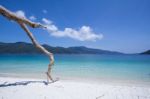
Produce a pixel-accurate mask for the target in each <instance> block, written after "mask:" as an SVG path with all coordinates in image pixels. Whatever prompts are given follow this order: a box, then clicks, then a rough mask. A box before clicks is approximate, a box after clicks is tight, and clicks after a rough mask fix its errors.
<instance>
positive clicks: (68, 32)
mask: <svg viewBox="0 0 150 99" xmlns="http://www.w3.org/2000/svg"><path fill="white" fill-rule="evenodd" d="M15 14H16V15H17V16H19V17H22V18H26V16H25V13H24V12H23V11H22V10H18V11H16V12H15ZM29 19H30V20H32V21H34V20H36V17H35V16H30V17H29ZM42 21H43V23H44V25H45V26H46V27H47V28H46V30H47V31H48V32H49V33H50V35H52V36H55V37H69V38H72V39H75V40H79V41H96V40H98V39H102V38H103V35H102V34H97V33H95V32H93V30H92V28H91V27H89V26H82V27H80V28H79V29H73V28H65V29H64V30H59V29H58V27H57V26H56V25H54V24H53V22H52V21H51V20H48V19H46V18H42Z"/></svg>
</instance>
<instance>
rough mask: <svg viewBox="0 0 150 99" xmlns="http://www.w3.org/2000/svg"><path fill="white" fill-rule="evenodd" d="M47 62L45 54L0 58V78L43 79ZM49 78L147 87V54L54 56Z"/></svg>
mask: <svg viewBox="0 0 150 99" xmlns="http://www.w3.org/2000/svg"><path fill="white" fill-rule="evenodd" d="M48 63H49V59H48V57H47V56H45V55H0V76H4V77H25V78H26V77H31V78H46V75H45V72H46V71H47V66H48ZM52 76H53V77H54V78H57V77H59V78H60V79H74V80H75V79H81V80H91V81H93V80H94V81H111V82H113V81H123V82H142V83H149V84H150V55H95V54H70V55H68V54H56V55H55V64H54V66H53V67H52Z"/></svg>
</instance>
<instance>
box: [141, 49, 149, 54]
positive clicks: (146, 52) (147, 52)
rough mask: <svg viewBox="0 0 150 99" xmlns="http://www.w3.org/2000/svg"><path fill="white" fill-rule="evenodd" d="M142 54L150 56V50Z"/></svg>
mask: <svg viewBox="0 0 150 99" xmlns="http://www.w3.org/2000/svg"><path fill="white" fill-rule="evenodd" d="M140 54H149V55H150V50H147V51H145V52H142V53H140Z"/></svg>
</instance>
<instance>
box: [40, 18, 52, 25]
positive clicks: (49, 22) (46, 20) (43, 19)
mask: <svg viewBox="0 0 150 99" xmlns="http://www.w3.org/2000/svg"><path fill="white" fill-rule="evenodd" d="M42 21H43V22H44V23H45V24H46V25H50V24H52V21H51V20H48V19H46V18H42Z"/></svg>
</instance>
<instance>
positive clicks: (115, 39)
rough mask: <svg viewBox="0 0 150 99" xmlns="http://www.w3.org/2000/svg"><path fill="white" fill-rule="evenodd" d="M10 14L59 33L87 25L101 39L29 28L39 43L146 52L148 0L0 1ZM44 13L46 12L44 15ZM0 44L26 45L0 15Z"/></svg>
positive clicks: (149, 35) (149, 36) (17, 30)
mask: <svg viewBox="0 0 150 99" xmlns="http://www.w3.org/2000/svg"><path fill="white" fill-rule="evenodd" d="M0 5H2V6H4V7H6V8H8V9H10V10H11V11H14V12H15V11H18V10H21V11H23V12H24V13H25V15H26V17H27V18H29V17H30V16H34V17H36V20H35V21H36V22H42V21H41V20H42V19H43V18H46V19H49V20H51V21H52V22H53V25H55V26H57V28H59V30H60V31H64V29H65V28H71V29H73V30H76V31H79V30H80V29H81V28H82V27H83V26H89V27H90V29H92V30H93V31H92V33H94V34H95V35H103V37H102V38H100V39H96V40H95V41H92V40H83V41H81V40H78V39H74V38H73V37H74V36H73V37H68V36H62V37H57V36H53V35H51V34H50V33H48V32H47V31H45V30H42V29H31V28H30V29H31V31H32V32H33V34H34V35H35V37H36V38H37V40H38V41H39V42H40V43H41V44H49V45H52V46H63V47H69V46H87V47H91V48H99V49H105V50H112V51H120V52H124V53H137V52H142V51H145V50H148V49H150V41H149V40H150V0H0ZM44 10H45V12H46V11H47V13H44V12H43V11H44ZM0 35H1V36H0V41H1V42H17V41H25V42H30V39H29V38H28V37H27V35H26V33H25V32H24V31H23V30H22V29H21V28H20V27H19V25H17V24H16V23H14V22H9V21H8V20H7V19H5V18H4V17H2V16H0Z"/></svg>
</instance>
